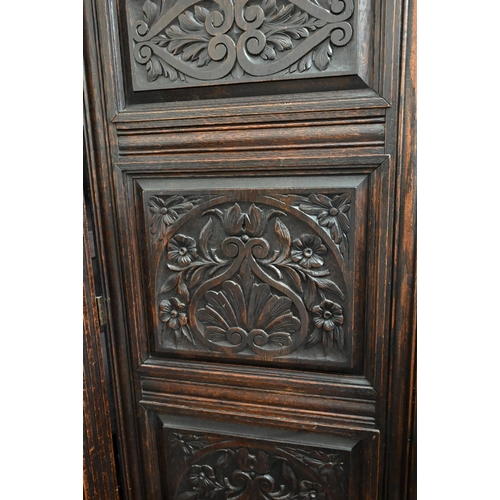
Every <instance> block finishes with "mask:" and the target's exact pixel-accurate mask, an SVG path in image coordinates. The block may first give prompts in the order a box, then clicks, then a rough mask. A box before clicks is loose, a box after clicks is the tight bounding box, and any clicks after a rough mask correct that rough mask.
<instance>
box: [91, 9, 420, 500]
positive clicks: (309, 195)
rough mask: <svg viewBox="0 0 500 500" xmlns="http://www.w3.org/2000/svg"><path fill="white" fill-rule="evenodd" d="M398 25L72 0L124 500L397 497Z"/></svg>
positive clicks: (403, 482) (405, 173) (402, 14)
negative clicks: (79, 25) (81, 33)
mask: <svg viewBox="0 0 500 500" xmlns="http://www.w3.org/2000/svg"><path fill="white" fill-rule="evenodd" d="M413 13H414V4H413V0H408V1H406V0H381V1H377V2H372V1H370V0H367V1H365V0H360V1H351V0H345V1H342V0H341V1H333V2H323V1H322V0H321V1H320V0H293V1H285V0H276V1H274V0H266V1H257V0H255V1H250V2H244V1H239V0H237V1H235V2H233V1H232V0H220V1H213V2H208V1H207V0H199V1H194V0H193V1H187V0H180V1H176V0H169V1H162V0H146V1H143V0H140V1H139V0H85V30H86V34H87V36H86V46H85V68H86V87H85V103H86V130H87V133H88V142H89V148H88V149H89V178H90V180H91V182H90V184H91V186H90V187H91V194H92V203H93V210H94V213H95V218H96V223H97V228H96V236H97V248H98V250H99V253H98V258H99V259H100V264H101V267H102V269H103V271H104V295H105V301H106V305H107V306H108V321H109V329H108V332H107V335H108V336H109V338H108V339H107V341H108V342H109V346H110V350H111V352H110V358H111V366H110V374H109V375H110V379H111V385H112V388H113V391H114V395H115V397H116V403H117V408H116V413H117V415H116V427H117V433H118V439H117V453H118V457H119V459H120V460H119V463H120V469H121V474H122V481H121V483H122V484H121V488H122V492H123V497H124V498H126V499H127V500H132V499H133V500H136V499H137V500H141V499H142V500H145V499H148V500H155V499H168V500H174V499H182V500H189V499H193V500H195V499H204V498H215V499H219V498H221V499H222V498H228V497H232V496H233V497H234V496H238V497H239V498H242V499H243V498H247V499H249V500H250V499H252V500H253V499H261V498H267V499H270V498H279V499H280V500H292V499H293V500H295V499H299V498H300V499H302V498H303V499H305V498H322V499H324V500H327V499H335V498H338V499H343V500H347V499H349V500H354V499H356V500H375V499H379V500H382V499H383V500H402V499H404V498H406V495H407V493H408V492H413V491H414V488H413V483H412V477H411V476H409V473H408V470H409V469H408V464H409V463H410V459H411V457H412V456H413V455H412V449H413V448H412V449H409V447H408V445H407V440H408V439H409V437H410V436H411V429H412V427H411V420H412V415H413V413H412V410H413V407H412V397H413V390H412V386H413V381H414V372H413V368H412V367H413V364H414V359H413V358H414V347H413V346H414V325H413V318H414V315H413V302H414V296H413V294H414V274H415V270H414V269H415V268H414V254H413V251H414V250H413V249H414V246H413V245H414V223H413V221H414V219H413V218H414V213H415V208H414V195H413V191H414V142H413V141H414V134H413V128H414V119H415V110H414V94H413V90H412V89H413V84H414V74H413V69H412V68H413V66H414V53H413V50H414V49H412V48H411V47H412V45H411V44H412V43H413V40H414V35H413V33H414V27H413V24H412V23H413V22H414V21H413V19H414V14H413ZM342 15H345V16H347V17H346V18H345V19H340V18H335V20H334V19H333V18H334V17H335V16H342ZM315 23H316V24H317V25H316V24H315ZM335 23H337V24H335ZM342 23H344V24H342ZM345 23H347V24H345ZM320 25H321V26H320ZM348 25H349V26H350V28H348V27H347V26H348ZM313 28H314V29H313ZM337 28H340V30H341V31H342V33H343V35H342V38H336V35H335V36H333V37H332V33H333V34H335V33H337V32H336V31H335V30H336V29H337ZM351 28H352V33H351V31H350V30H351ZM174 39H175V40H174ZM342 41H345V42H346V43H345V44H344V45H343V46H338V45H339V43H337V45H335V44H336V42H342ZM340 45H342V43H340ZM252 51H253V52H252ZM264 55H265V57H264ZM294 65H297V68H294ZM220 68H224V69H223V70H222V69H220ZM276 68H278V69H276ZM297 74H299V75H300V77H299V78H296V76H297ZM148 77H149V78H148ZM264 80H269V81H264ZM214 84H215V85H214ZM291 450H294V451H293V452H292V451H291ZM336 467H337V468H336ZM329 471H331V472H332V474H330V472H329ZM335 471H336V472H335ZM334 478H335V481H334ZM412 494H413V493H412Z"/></svg>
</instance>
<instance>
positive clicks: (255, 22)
mask: <svg viewBox="0 0 500 500" xmlns="http://www.w3.org/2000/svg"><path fill="white" fill-rule="evenodd" d="M357 9H358V6H357V3H356V2H355V1H354V0H214V1H209V0H145V1H144V0H128V1H127V24H128V35H127V36H128V43H129V50H130V59H131V72H132V82H133V89H134V90H135V91H139V90H153V89H169V88H182V87H199V86H206V85H221V84H223V85H225V84H233V83H251V82H261V81H274V80H290V79H297V78H301V79H303V78H313V77H318V76H319V77H321V76H337V75H344V76H346V75H356V74H358V66H359V65H358V57H359V56H358V40H359V39H360V38H361V37H360V36H359V34H358V32H357V30H358V23H357V19H358V12H357Z"/></svg>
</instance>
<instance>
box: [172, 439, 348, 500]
mask: <svg viewBox="0 0 500 500" xmlns="http://www.w3.org/2000/svg"><path fill="white" fill-rule="evenodd" d="M192 437H194V438H195V439H198V442H201V440H202V438H201V437H196V436H192ZM228 445H229V446H228ZM174 451H175V449H174ZM184 456H185V457H189V458H188V461H187V463H186V465H185V466H183V467H182V469H181V470H180V471H179V472H178V477H177V478H176V479H177V484H176V494H175V498H176V499H178V500H189V499H199V500H212V499H214V500H218V499H221V500H222V499H228V498H232V499H246V500H252V499H266V500H272V499H274V500H308V499H310V500H334V499H335V498H340V496H342V494H343V491H344V479H345V475H344V471H343V469H342V465H343V462H342V461H341V459H340V456H339V455H337V454H333V453H330V454H327V453H325V452H323V451H320V450H297V449H286V448H279V447H266V449H262V448H261V447H248V446H235V445H234V444H233V443H231V442H227V441H226V442H224V441H223V442H220V443H218V444H217V445H212V446H210V445H208V444H206V445H205V446H204V447H203V448H200V452H199V453H197V454H196V455H193V454H192V453H190V452H189V453H184ZM183 463H184V462H183ZM332 478H333V479H332Z"/></svg>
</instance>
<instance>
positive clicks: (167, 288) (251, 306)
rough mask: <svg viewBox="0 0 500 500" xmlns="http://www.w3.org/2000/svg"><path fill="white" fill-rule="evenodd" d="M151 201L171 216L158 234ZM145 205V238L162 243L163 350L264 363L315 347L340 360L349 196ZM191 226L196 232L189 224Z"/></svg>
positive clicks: (345, 347) (168, 200)
mask: <svg viewBox="0 0 500 500" xmlns="http://www.w3.org/2000/svg"><path fill="white" fill-rule="evenodd" d="M158 200H163V211H165V210H166V213H165V214H163V217H167V216H168V215H170V216H171V218H170V219H168V220H167V221H165V220H164V219H161V226H160V227H161V231H160V229H158V230H157V229H156V227H157V226H158V225H159V224H160V222H158V221H159V220H160V219H159V218H158V207H159V205H160V202H159V201H158ZM306 202H307V203H306ZM196 203H200V205H199V207H197V208H196V209H193V208H194V206H195V204H196ZM315 203H316V204H317V205H318V206H316V205H315ZM320 203H321V204H322V205H319V204H320ZM149 205H150V208H151V212H153V216H152V219H151V227H152V229H151V232H152V233H153V238H154V239H155V241H158V240H157V235H158V234H160V235H161V237H162V238H164V242H165V243H164V244H165V247H164V249H163V251H162V252H163V259H162V258H160V267H159V269H158V272H159V276H162V278H161V279H160V280H159V282H158V285H157V293H158V308H159V320H160V323H161V324H162V328H161V331H162V337H161V338H162V340H161V342H162V344H163V345H165V346H170V347H171V348H172V347H173V348H182V349H186V348H188V349H192V348H193V347H195V348H197V349H201V351H202V352H203V351H208V352H218V353H224V354H231V355H234V354H239V353H243V354H246V355H250V354H251V355H253V356H257V357H264V358H265V359H269V358H270V357H274V358H276V357H281V356H286V355H288V354H290V353H292V352H294V351H297V350H299V349H300V350H302V351H303V350H308V349H311V348H312V347H314V346H316V345H320V346H322V352H323V356H324V357H325V358H327V357H329V356H333V357H334V358H335V359H338V360H342V359H343V360H346V359H347V356H348V351H349V349H350V347H349V346H350V339H347V338H346V333H345V330H344V326H343V325H344V316H345V313H344V309H345V304H344V302H345V299H346V289H345V283H344V278H343V269H344V266H345V264H344V260H345V259H346V258H347V256H348V245H347V233H348V231H349V219H348V217H347V215H346V214H347V212H348V211H349V209H350V199H349V197H348V196H347V195H345V194H339V195H330V196H329V197H327V196H326V195H319V194H318V195H310V196H309V197H306V196H298V195H276V196H274V197H265V203H249V202H242V204H241V205H240V203H237V202H236V203H235V202H228V199H227V197H215V198H210V197H205V203H201V199H199V198H196V197H183V196H172V197H163V198H162V197H159V196H153V197H151V198H150V199H149ZM152 205H153V206H154V207H151V206H152ZM167 205H168V206H167ZM270 205H271V206H270ZM326 205H328V207H326ZM273 206H275V207H276V206H282V207H284V208H285V207H287V210H286V211H283V210H278V209H276V208H273ZM207 207H210V208H208V209H207ZM318 207H320V208H318ZM153 208H154V210H153ZM169 211H173V212H174V214H170V212H169ZM181 212H182V214H183V215H182V216H181V215H180V213H181ZM323 212H325V213H323ZM333 212H335V213H333ZM302 213H303V214H304V215H301V214H302ZM310 215H313V217H314V218H315V219H316V221H317V223H316V224H315V225H314V226H313V227H315V228H316V230H315V231H314V232H311V228H310V224H307V221H308V220H310ZM176 216H177V217H176ZM155 218H156V219H155ZM195 220H196V221H197V222H196V224H198V225H197V227H198V228H199V229H196V228H195V226H194V225H192V224H187V222H188V221H190V222H194V221H195ZM346 221H347V222H346ZM153 222H154V224H153ZM201 224H203V226H202V227H200V226H201ZM323 227H324V229H323ZM187 228H189V231H186V232H185V229H187ZM153 229H154V230H155V231H153ZM181 230H182V232H181ZM325 230H327V231H328V232H327V231H325ZM339 231H340V232H339ZM160 251H161V247H160ZM315 352H317V354H316V356H317V355H318V354H319V352H318V351H317V350H315Z"/></svg>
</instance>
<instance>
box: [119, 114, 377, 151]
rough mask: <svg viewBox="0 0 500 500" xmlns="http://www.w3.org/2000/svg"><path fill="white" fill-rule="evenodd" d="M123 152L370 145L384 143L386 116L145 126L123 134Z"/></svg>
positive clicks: (357, 146)
mask: <svg viewBox="0 0 500 500" xmlns="http://www.w3.org/2000/svg"><path fill="white" fill-rule="evenodd" d="M118 141H119V147H120V154H121V155H123V156H125V155H147V154H168V155H171V154H172V153H182V152H190V153H193V152H196V153H200V152H205V151H207V152H212V151H213V152H220V151H222V150H230V151H239V150H248V149H252V151H254V150H272V151H276V150H278V149H279V150H283V149H296V148H300V149H304V148H318V147H329V148H366V147H379V148H382V146H383V144H384V124H383V119H382V118H377V119H367V120H365V121H359V122H354V121H353V122H351V123H350V122H349V121H347V120H346V121H345V122H344V123H343V122H341V121H339V122H338V123H336V122H334V121H330V122H325V123H319V124H316V123H314V122H313V123H310V124H308V123H305V124H304V125H303V126H302V124H299V125H297V124H295V125H289V126H286V125H283V126H280V125H273V126H270V127H260V128H259V127H249V128H248V129H242V128H235V129H232V130H231V133H230V134H229V133H228V132H227V129H225V130H214V129H210V128H205V129H199V130H198V129H197V130H193V131H189V130H186V131H182V130H175V131H168V130H152V129H143V130H138V131H135V130H134V131H133V132H129V131H127V133H123V134H121V135H119V139H118Z"/></svg>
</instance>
